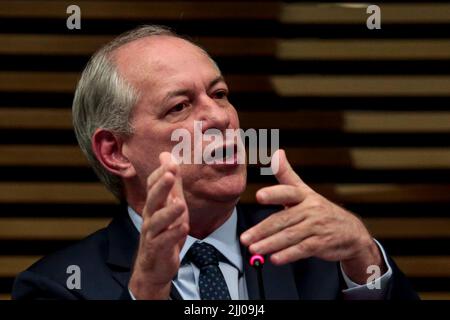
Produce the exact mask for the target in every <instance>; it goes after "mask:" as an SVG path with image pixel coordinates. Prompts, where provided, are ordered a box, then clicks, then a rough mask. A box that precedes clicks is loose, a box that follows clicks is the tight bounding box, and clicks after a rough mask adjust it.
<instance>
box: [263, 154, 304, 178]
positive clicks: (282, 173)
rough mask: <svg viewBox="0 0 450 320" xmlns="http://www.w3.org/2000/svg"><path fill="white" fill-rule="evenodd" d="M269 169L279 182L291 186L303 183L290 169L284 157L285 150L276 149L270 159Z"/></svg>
mask: <svg viewBox="0 0 450 320" xmlns="http://www.w3.org/2000/svg"><path fill="white" fill-rule="evenodd" d="M271 169H272V172H273V173H274V174H275V177H276V178H277V180H278V182H279V183H280V184H287V185H292V186H298V185H304V184H305V183H304V182H303V181H302V179H300V177H299V176H298V175H297V174H296V173H295V171H294V170H293V169H292V167H291V165H290V164H289V161H288V160H287V158H286V152H285V151H284V150H283V149H278V150H277V151H275V152H274V154H273V156H272V161H271Z"/></svg>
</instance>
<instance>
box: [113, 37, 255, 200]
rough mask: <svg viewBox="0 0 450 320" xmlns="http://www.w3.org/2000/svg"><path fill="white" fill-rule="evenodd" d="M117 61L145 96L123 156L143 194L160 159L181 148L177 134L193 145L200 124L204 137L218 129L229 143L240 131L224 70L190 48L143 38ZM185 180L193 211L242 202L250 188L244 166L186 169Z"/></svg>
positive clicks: (175, 40) (124, 50) (190, 166)
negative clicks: (229, 135) (185, 134)
mask: <svg viewBox="0 0 450 320" xmlns="http://www.w3.org/2000/svg"><path fill="white" fill-rule="evenodd" d="M113 58H114V60H115V62H116V64H117V66H118V69H119V73H120V74H121V75H122V76H123V77H125V79H127V81H129V82H130V83H131V84H132V85H133V86H134V87H135V88H136V89H137V90H138V92H139V93H140V95H141V96H140V99H139V101H138V103H137V104H136V106H135V108H134V110H133V113H132V118H131V123H132V126H133V128H134V133H133V135H132V136H131V137H130V138H129V139H127V140H126V141H125V143H124V150H123V152H124V154H125V155H126V156H127V158H128V159H129V161H130V162H131V163H132V164H133V166H134V168H135V170H136V174H137V178H138V183H139V187H140V188H141V190H142V192H145V184H146V179H147V177H148V176H149V174H150V173H151V172H152V171H153V170H155V169H156V168H157V167H158V166H159V165H160V163H159V159H158V156H159V154H160V153H161V152H163V151H168V152H172V149H173V147H174V146H175V145H176V144H177V143H178V141H171V135H172V133H173V132H174V130H176V129H180V128H184V129H186V130H187V131H189V133H190V135H191V141H192V144H193V141H194V121H202V130H203V132H204V131H206V130H207V129H218V130H220V131H221V132H222V133H223V134H224V137H225V130H226V129H237V128H239V119H238V115H237V112H236V109H235V108H234V107H233V106H232V105H231V103H230V102H229V101H228V99H227V95H228V87H227V85H226V83H225V81H224V80H223V78H222V76H221V73H220V70H218V69H217V67H216V65H215V64H214V63H213V62H212V61H211V60H210V58H209V57H208V56H207V55H206V54H205V53H204V52H203V51H201V50H200V49H199V48H197V47H196V46H194V45H192V44H190V43H189V42H187V41H185V40H182V39H179V38H175V37H168V36H155V37H151V38H143V39H140V40H137V41H134V42H131V43H129V44H127V45H125V46H123V47H121V48H120V49H118V50H117V52H116V53H115V54H114V57H113ZM209 143H210V142H203V146H206V145H208V144H209ZM192 150H193V146H192ZM193 153H194V151H192V154H193ZM181 176H182V178H183V187H184V192H185V197H186V201H187V204H188V206H191V205H194V206H198V205H202V204H204V203H205V201H211V200H212V201H216V202H230V201H236V200H237V199H238V197H239V196H240V194H241V193H242V192H243V191H244V189H245V185H246V167H245V165H244V164H236V163H235V164H228V165H223V164H222V165H215V164H211V165H208V164H205V163H204V162H203V161H202V164H181ZM142 196H143V197H144V198H143V200H145V194H143V195H142Z"/></svg>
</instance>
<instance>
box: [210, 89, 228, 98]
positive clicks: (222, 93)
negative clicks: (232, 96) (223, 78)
mask: <svg viewBox="0 0 450 320" xmlns="http://www.w3.org/2000/svg"><path fill="white" fill-rule="evenodd" d="M213 96H214V99H225V98H226V97H227V96H228V92H227V91H226V90H219V91H216V92H215V93H214V95H213Z"/></svg>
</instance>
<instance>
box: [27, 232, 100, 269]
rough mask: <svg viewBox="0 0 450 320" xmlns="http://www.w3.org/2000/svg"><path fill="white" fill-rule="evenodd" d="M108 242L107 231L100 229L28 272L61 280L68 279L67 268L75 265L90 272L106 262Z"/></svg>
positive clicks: (39, 261) (52, 255)
mask: <svg viewBox="0 0 450 320" xmlns="http://www.w3.org/2000/svg"><path fill="white" fill-rule="evenodd" d="M107 242H108V237H107V230H106V229H100V230H98V231H96V232H94V233H93V234H91V235H89V236H88V237H86V238H84V239H83V240H80V241H78V242H76V243H74V244H73V245H70V246H68V247H66V248H64V249H61V250H58V251H56V252H54V253H51V254H49V255H47V256H45V257H43V258H41V259H40V260H38V261H37V262H35V263H34V264H33V265H31V266H30V267H29V268H28V269H27V270H26V271H29V272H33V273H38V274H41V275H45V276H48V277H50V278H54V277H56V278H59V276H61V277H63V278H66V277H67V273H66V272H67V268H68V267H69V266H73V265H75V266H79V267H80V268H83V269H84V270H86V271H88V270H89V269H91V268H94V267H98V265H99V263H103V262H104V261H105V259H106V254H107V250H108V249H107V248H108V246H107ZM58 275H59V276H58Z"/></svg>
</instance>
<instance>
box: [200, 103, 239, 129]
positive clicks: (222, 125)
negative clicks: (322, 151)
mask: <svg viewBox="0 0 450 320" xmlns="http://www.w3.org/2000/svg"><path fill="white" fill-rule="evenodd" d="M199 110H200V111H199V112H200V114H199V117H198V120H200V121H202V124H203V125H202V127H203V130H204V131H206V130H208V129H218V130H220V131H224V130H225V129H227V128H228V127H229V126H230V117H231V110H230V108H228V105H225V104H219V103H218V102H217V101H216V100H214V99H213V98H211V97H209V96H208V95H205V96H203V97H202V99H201V101H200V107H199Z"/></svg>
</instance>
